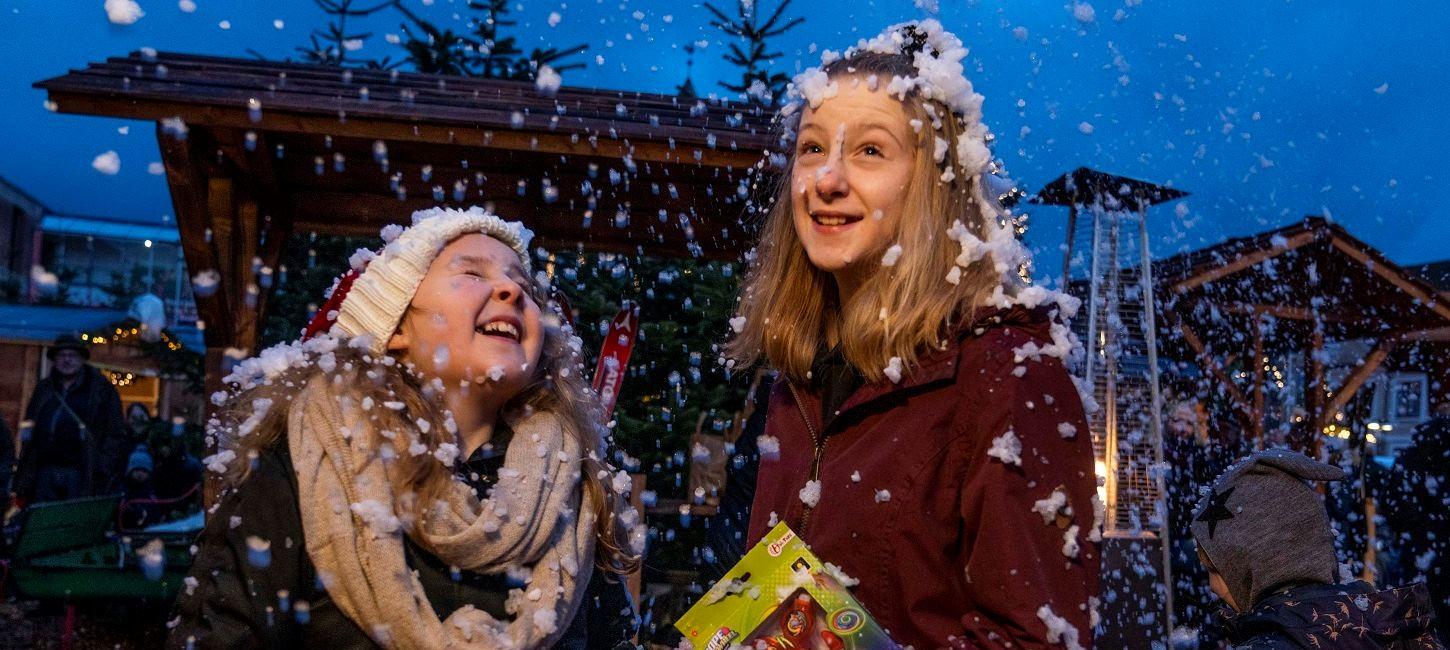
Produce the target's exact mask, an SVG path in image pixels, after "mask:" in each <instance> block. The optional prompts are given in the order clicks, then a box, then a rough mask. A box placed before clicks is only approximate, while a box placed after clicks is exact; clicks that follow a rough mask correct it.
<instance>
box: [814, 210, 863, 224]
mask: <svg viewBox="0 0 1450 650" xmlns="http://www.w3.org/2000/svg"><path fill="white" fill-rule="evenodd" d="M861 219H862V217H860V216H857V215H850V214H844V213H841V212H812V213H811V221H813V222H815V223H816V225H818V226H827V227H831V226H849V225H852V224H854V223H856V222H858V221H860V220H861Z"/></svg>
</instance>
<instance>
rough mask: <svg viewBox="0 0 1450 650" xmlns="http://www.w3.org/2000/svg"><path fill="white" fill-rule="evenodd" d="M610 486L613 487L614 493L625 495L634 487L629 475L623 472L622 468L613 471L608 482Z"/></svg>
mask: <svg viewBox="0 0 1450 650" xmlns="http://www.w3.org/2000/svg"><path fill="white" fill-rule="evenodd" d="M610 487H613V488H614V492H615V493H616V494H624V495H627V494H629V491H630V489H631V488H633V487H634V480H633V479H631V478H630V477H629V473H628V472H625V471H624V470H619V471H618V472H615V473H614V478H613V479H612V480H611V482H610Z"/></svg>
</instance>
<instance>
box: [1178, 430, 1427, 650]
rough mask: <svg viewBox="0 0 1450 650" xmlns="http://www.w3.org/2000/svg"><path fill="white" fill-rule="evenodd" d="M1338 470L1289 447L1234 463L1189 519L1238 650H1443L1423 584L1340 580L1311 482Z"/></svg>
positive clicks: (1339, 474) (1332, 477)
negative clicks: (1392, 585)
mask: <svg viewBox="0 0 1450 650" xmlns="http://www.w3.org/2000/svg"><path fill="white" fill-rule="evenodd" d="M1344 476H1345V473H1344V471H1343V470H1341V469H1340V468H1338V467H1335V466H1333V465H1326V464H1324V463H1320V462H1318V461H1315V460H1312V459H1310V458H1309V457H1308V456H1305V455H1303V454H1301V453H1299V452H1295V451H1291V450H1288V449H1270V450H1267V451H1261V452H1258V453H1255V454H1252V455H1250V456H1248V457H1246V458H1244V459H1242V460H1240V461H1238V462H1237V463H1234V464H1233V465H1232V466H1231V467H1229V468H1228V470H1227V471H1225V472H1224V473H1223V475H1222V476H1220V477H1219V478H1218V480H1216V481H1215V482H1214V484H1213V487H1212V489H1211V491H1209V492H1207V493H1206V494H1205V495H1204V497H1203V499H1202V501H1200V502H1199V504H1198V507H1197V508H1196V509H1195V510H1194V514H1193V520H1192V523H1191V525H1190V527H1191V530H1192V533H1193V539H1194V540H1195V541H1196V542H1198V557H1199V560H1200V561H1202V562H1203V564H1204V566H1205V568H1207V569H1208V573H1209V585H1210V587H1211V588H1212V589H1213V592H1214V593H1215V594H1217V595H1218V596H1219V597H1220V598H1222V599H1223V601H1224V603H1225V604H1226V605H1228V608H1229V611H1226V612H1225V616H1224V621H1223V622H1224V627H1225V630H1224V632H1225V636H1226V637H1227V638H1228V640H1229V643H1230V644H1231V646H1232V647H1233V648H1234V650H1279V649H1288V648H1338V649H1340V650H1378V649H1382V648H1394V649H1403V650H1443V647H1444V646H1442V645H1440V643H1439V642H1438V641H1437V640H1436V636H1435V631H1434V617H1435V612H1434V609H1433V608H1432V607H1431V606H1430V596H1429V593H1428V592H1427V591H1426V590H1425V586H1424V585H1423V584H1413V585H1407V586H1404V587H1397V588H1387V589H1379V590H1377V589H1376V588H1375V586H1374V585H1371V584H1369V583H1367V582H1362V581H1357V580H1355V581H1348V582H1341V581H1340V579H1339V575H1340V570H1339V561H1338V559H1337V557H1336V555H1335V551H1334V533H1333V531H1332V530H1330V528H1329V517H1328V515H1326V514H1325V510H1324V505H1323V503H1321V502H1320V499H1319V494H1318V493H1317V492H1316V491H1315V490H1314V488H1313V487H1312V486H1311V485H1310V482H1311V481H1337V480H1341V479H1343V478H1344Z"/></svg>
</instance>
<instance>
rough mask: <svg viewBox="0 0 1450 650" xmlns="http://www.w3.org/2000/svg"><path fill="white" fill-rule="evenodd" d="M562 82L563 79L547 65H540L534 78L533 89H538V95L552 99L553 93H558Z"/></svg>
mask: <svg viewBox="0 0 1450 650" xmlns="http://www.w3.org/2000/svg"><path fill="white" fill-rule="evenodd" d="M563 82H564V79H563V77H560V76H559V73H558V72H557V71H555V70H554V69H553V68H551V67H549V66H547V65H541V66H539V72H538V75H536V76H535V77H534V88H536V89H538V91H539V94H540V95H543V96H545V97H553V96H554V94H555V93H558V92H559V86H560V85H562V84H563Z"/></svg>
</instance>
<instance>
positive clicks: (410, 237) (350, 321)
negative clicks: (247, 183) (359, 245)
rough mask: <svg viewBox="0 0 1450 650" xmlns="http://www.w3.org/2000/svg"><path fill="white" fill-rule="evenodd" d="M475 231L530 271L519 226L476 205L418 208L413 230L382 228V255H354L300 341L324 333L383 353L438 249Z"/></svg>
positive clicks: (526, 236)
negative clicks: (500, 245)
mask: <svg viewBox="0 0 1450 650" xmlns="http://www.w3.org/2000/svg"><path fill="white" fill-rule="evenodd" d="M474 233H478V234H483V235H488V236H489V237H492V238H494V239H497V240H499V241H501V242H503V243H504V244H507V245H508V246H509V248H512V249H513V250H514V252H515V253H518V256H519V263H520V264H522V265H523V267H524V271H525V272H526V273H529V272H531V266H530V264H529V252H528V249H529V241H530V240H531V239H533V237H534V234H533V232H531V231H529V229H528V228H525V227H524V225H523V224H522V223H520V222H517V221H505V220H503V219H502V218H500V217H499V216H498V215H495V214H493V213H492V212H489V211H487V210H484V209H483V208H480V207H477V206H475V207H471V208H468V209H467V210H459V209H456V208H441V207H440V208H429V209H427V210H419V211H418V212H414V213H413V225H412V227H409V228H404V227H402V226H399V225H396V224H392V225H388V226H386V227H384V228H383V230H382V237H383V241H384V242H385V245H384V246H383V249H382V251H381V252H377V253H374V252H373V251H370V250H367V249H360V250H358V252H357V253H356V254H354V255H353V256H352V259H351V260H349V261H350V263H351V264H352V270H351V271H349V272H348V273H347V274H345V275H344V276H343V277H341V278H339V279H338V281H337V283H336V284H334V285H333V288H332V291H331V293H330V294H329V296H328V300H327V304H326V305H323V307H322V309H319V310H318V312H317V315H316V316H315V317H314V318H313V322H312V323H311V324H309V325H308V326H307V329H306V330H305V331H304V333H303V338H309V337H311V336H312V335H314V334H317V333H319V332H323V331H327V332H328V333H329V334H331V335H332V336H335V337H338V338H350V339H354V340H355V341H357V342H358V345H361V346H362V347H365V348H366V349H367V350H368V351H369V352H372V353H374V354H382V353H384V352H385V351H387V347H388V339H390V338H392V336H393V332H394V331H396V330H397V329H398V322H399V321H401V320H402V318H403V312H405V311H407V309H408V304H409V303H411V302H412V301H413V294H414V293H416V292H417V291H418V285H419V284H420V283H422V281H423V276H424V275H425V274H426V273H428V267H430V266H432V265H433V260H434V258H436V257H438V253H439V251H442V250H443V247H444V246H447V245H448V243H449V242H451V241H453V240H454V239H457V238H459V237H461V236H463V235H469V234H474Z"/></svg>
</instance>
